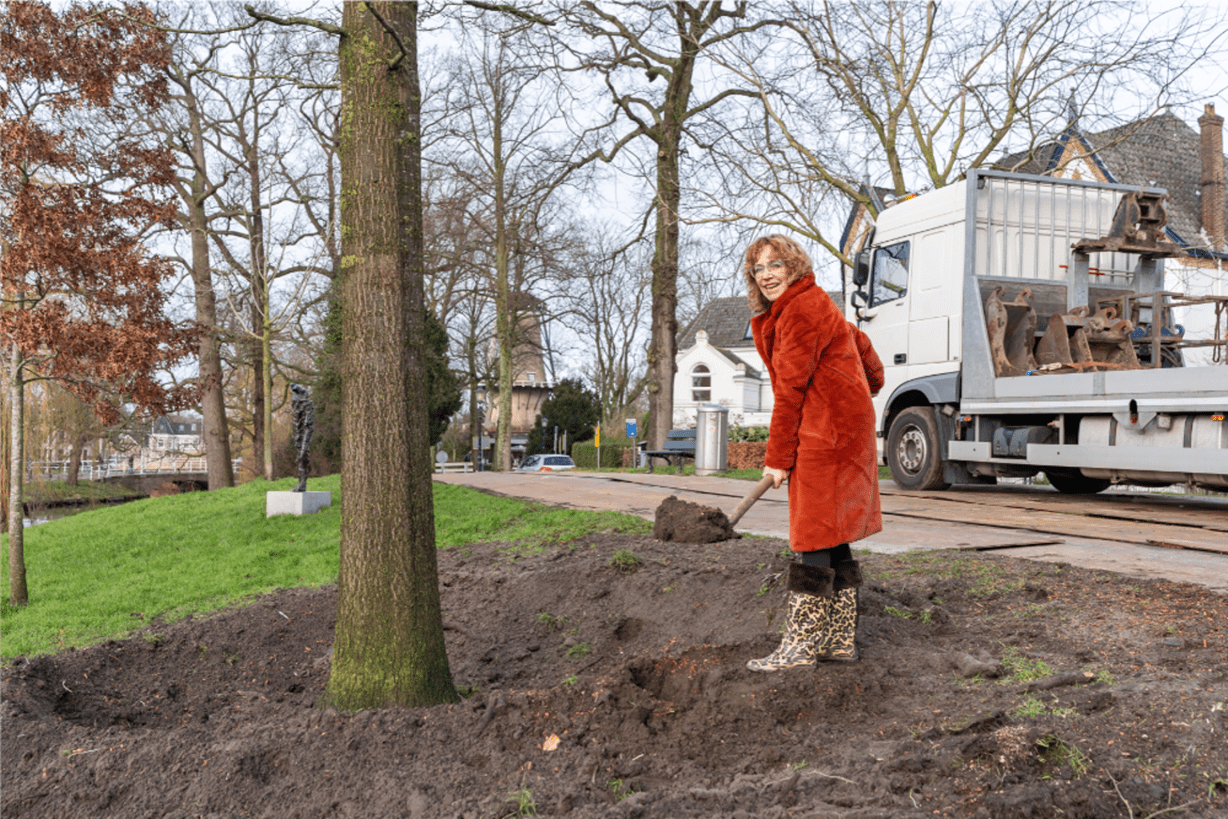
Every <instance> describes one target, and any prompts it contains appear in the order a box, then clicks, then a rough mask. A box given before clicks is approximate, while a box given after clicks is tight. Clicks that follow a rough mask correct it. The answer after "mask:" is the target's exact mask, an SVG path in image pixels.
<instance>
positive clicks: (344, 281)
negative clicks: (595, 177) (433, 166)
mask: <svg viewBox="0 0 1228 819" xmlns="http://www.w3.org/2000/svg"><path fill="white" fill-rule="evenodd" d="M417 11H418V8H417V4H416V3H396V2H375V3H369V4H368V3H361V4H360V3H346V4H344V6H343V11H342V26H343V29H344V31H345V35H344V36H343V37H342V39H341V44H340V48H339V56H340V63H341V89H342V90H341V99H342V104H341V122H342V123H343V126H342V133H341V140H340V151H341V177H342V192H341V224H342V229H341V236H342V260H343V261H342V266H341V275H340V284H341V299H342V307H343V309H342V316H343V318H342V321H343V341H342V377H343V379H344V380H343V384H342V395H343V399H342V402H343V406H344V417H343V432H342V441H343V455H342V471H341V483H342V487H343V488H344V491H345V499H344V503H343V504H342V507H341V509H342V512H341V571H340V577H339V581H338V593H337V627H336V642H335V644H334V653H333V664H332V673H331V675H330V677H329V683H328V692H327V695H326V699H327V701H328V703H329V704H330V705H332V706H334V707H337V708H342V709H347V710H358V709H363V708H379V707H385V706H394V705H395V706H404V707H415V706H425V705H434V704H438V703H441V702H455V701H456V700H457V695H456V689H455V687H454V686H453V683H452V676H451V672H450V670H449V668H448V657H447V651H446V648H445V646H444V641H443V615H442V610H441V608H440V602H439V579H438V569H437V565H436V558H435V524H434V508H433V499H432V487H431V478H430V457H429V444H430V442H429V441H428V440H427V434H426V433H427V413H426V380H425V375H426V373H425V367H424V366H423V360H422V356H423V355H424V347H425V344H424V341H425V338H424V326H423V304H422V289H423V283H422V278H423V268H422V264H423V259H422V210H421V166H420V163H421V141H420V132H419V128H420V121H419V104H420V102H419V100H420V96H419V90H418V75H417V54H416V37H417V30H416V28H417V21H416V16H417ZM375 13H378V14H379V15H380V17H382V18H383V20H385V21H387V22H388V25H389V27H390V28H391V29H392V30H393V31H395V32H396V33H397V36H398V38H399V40H400V42H401V43H403V44H404V46H405V52H406V53H405V54H404V55H402V52H401V48H400V47H399V46H398V43H397V41H396V40H395V39H394V38H393V37H392V35H390V34H389V33H388V32H387V31H386V30H385V29H384V27H383V26H382V25H381V23H380V21H379V20H378V19H377V18H376V16H375ZM393 203H396V204H395V205H393Z"/></svg>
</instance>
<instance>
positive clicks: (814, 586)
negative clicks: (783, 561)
mask: <svg viewBox="0 0 1228 819" xmlns="http://www.w3.org/2000/svg"><path fill="white" fill-rule="evenodd" d="M834 579H835V572H834V571H833V570H832V569H824V568H820V567H818V566H804V565H802V564H801V563H790V564H789V579H788V582H787V583H786V587H787V588H788V590H789V606H788V610H787V614H786V616H785V636H784V639H783V640H782V641H781V643H780V647H779V648H777V649H776V650H775V651H773V652H772V653H771V654H769V655H768V656H766V657H764V658H763V659H760V660H750V661H749V662H747V663H746V667H747V668H749V669H750V670H751V671H780V670H782V669H785V668H799V667H802V666H812V665H814V659H815V655H814V644H815V640H816V639H818V638H819V637H820V636H821V635H822V633H823V631H824V628H825V626H826V625H827V615H828V610H829V608H830V604H831V598H832V583H833V581H834Z"/></svg>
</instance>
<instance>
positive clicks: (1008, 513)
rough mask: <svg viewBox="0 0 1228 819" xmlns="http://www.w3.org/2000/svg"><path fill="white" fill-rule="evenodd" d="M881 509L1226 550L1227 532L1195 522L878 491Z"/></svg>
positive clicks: (955, 520)
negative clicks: (1174, 522) (1181, 523)
mask: <svg viewBox="0 0 1228 819" xmlns="http://www.w3.org/2000/svg"><path fill="white" fill-rule="evenodd" d="M883 511H884V512H885V513H890V514H893V515H901V516H905V517H915V518H923V519H927V520H935V521H948V522H950V523H964V524H968V525H973V526H991V527H996V528H1006V529H1026V530H1030V531H1033V532H1043V533H1048V534H1055V535H1064V536H1067V537H1086V538H1097V539H1101V540H1115V541H1120V542H1123V543H1138V544H1142V545H1157V544H1160V543H1163V544H1165V545H1166V546H1168V547H1169V548H1179V549H1200V550H1203V551H1209V552H1218V553H1220V554H1228V537H1226V536H1225V534H1224V533H1223V532H1220V531H1215V530H1209V529H1203V528H1200V527H1195V526H1173V525H1168V524H1163V523H1151V522H1147V521H1138V520H1126V519H1116V518H1106V517H1092V516H1088V515H1080V514H1071V513H1063V512H1058V511H1054V510H1053V509H1047V508H1044V507H1043V506H1042V505H1035V506H1032V505H1029V506H1026V507H1022V508H1012V507H1010V506H1007V505H1005V504H1004V505H1000V506H999V505H995V504H985V503H967V502H963V501H962V500H960V499H954V500H951V501H945V500H940V499H938V498H936V497H935V496H934V495H932V494H931V495H921V494H919V493H914V494H909V495H904V494H894V493H891V494H884V496H883Z"/></svg>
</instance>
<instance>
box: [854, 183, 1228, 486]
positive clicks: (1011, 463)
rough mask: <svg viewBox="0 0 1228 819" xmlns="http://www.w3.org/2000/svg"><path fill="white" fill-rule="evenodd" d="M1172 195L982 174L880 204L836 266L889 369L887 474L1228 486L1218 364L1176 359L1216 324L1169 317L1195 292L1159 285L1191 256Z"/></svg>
mask: <svg viewBox="0 0 1228 819" xmlns="http://www.w3.org/2000/svg"><path fill="white" fill-rule="evenodd" d="M1164 198H1165V194H1164V192H1163V191H1162V190H1158V189H1147V190H1138V189H1134V188H1130V187H1128V186H1123V185H1111V184H1101V183H1094V182H1085V181H1077V180H1065V179H1056V178H1051V177H1037V176H1027V175H1022V174H1011V173H1005V172H997V171H983V170H979V169H975V170H973V171H970V172H969V174H968V177H967V178H966V179H965V180H964V181H961V182H959V183H956V184H954V185H951V186H949V187H946V188H942V189H939V190H937V191H934V192H932V193H927V194H923V195H921V196H916V197H911V198H908V199H906V200H905V201H901V202H899V203H898V204H895V205H894V206H892V207H890V208H887V209H885V210H883V211H881V212H880V213H879V214H878V217H877V219H876V221H875V225H874V227H873V229H872V231H870V232H868V233H867V234H866V236H865V239H864V242H863V245H862V247H861V248H860V249H859V250H858V252H857V253H856V255H855V258H854V264H853V265H852V266H851V267H846V268H845V269H844V275H845V288H846V292H847V293H848V294H849V298H848V299H847V307H846V310H847V313H848V318H849V319H850V320H851V321H854V322H856V323H857V324H858V326H859V327H860V328H861V329H862V331H863V332H865V333H866V334H867V335H868V336H869V337H870V339H871V340H872V342H873V343H874V346H875V349H876V351H877V352H878V354H879V357H880V358H881V359H882V361H883V364H884V369H885V375H886V384H885V386H884V389H883V390H882V391H881V392H880V393H879V396H878V397H877V398H876V399H875V410H876V413H877V418H878V424H877V434H878V436H879V440H880V442H881V447H880V452H881V454H882V461H883V463H885V464H886V465H888V466H889V467H890V468H891V470H892V475H893V477H894V479H895V480H896V482H897V483H899V484H900V485H901V486H905V487H907V488H915V489H939V488H945V487H946V486H949V485H951V484H953V483H982V482H991V481H993V480H996V478H997V477H1001V476H1029V475H1035V474H1037V473H1039V472H1042V471H1043V472H1045V473H1046V475H1047V476H1048V477H1049V480H1050V482H1051V483H1052V484H1053V485H1054V486H1055V487H1056V488H1058V489H1059V490H1063V491H1071V492H1091V491H1099V490H1101V489H1104V488H1107V487H1108V486H1110V485H1112V484H1114V483H1140V484H1156V485H1160V484H1170V483H1187V484H1192V485H1201V486H1208V487H1212V488H1215V489H1221V490H1224V489H1228V427H1225V424H1224V421H1223V413H1224V411H1225V410H1228V366H1223V365H1220V366H1215V367H1185V366H1184V360H1183V357H1182V348H1183V347H1188V346H1191V345H1204V346H1205V345H1207V344H1211V345H1216V344H1218V345H1220V346H1221V347H1222V345H1223V336H1222V334H1221V335H1220V336H1218V337H1217V338H1213V339H1202V340H1198V339H1186V338H1183V337H1179V336H1178V335H1177V334H1176V332H1175V330H1174V326H1173V323H1172V320H1171V316H1172V308H1173V306H1174V305H1179V304H1186V303H1193V302H1194V297H1190V296H1186V295H1185V294H1182V293H1174V292H1171V291H1168V290H1166V289H1165V287H1164V266H1163V265H1164V259H1165V258H1171V257H1172V256H1176V255H1180V254H1181V253H1183V251H1182V250H1181V249H1180V248H1179V247H1177V246H1176V245H1175V244H1173V243H1172V242H1169V241H1167V240H1166V238H1165V236H1164V233H1163V227H1164V221H1165V218H1166V217H1165V214H1164V211H1163V201H1164ZM1208 301H1209V302H1215V304H1214V305H1212V306H1213V308H1214V309H1215V310H1217V311H1218V312H1217V315H1218V314H1219V313H1221V312H1226V311H1228V298H1225V297H1199V298H1197V302H1198V303H1203V302H1208ZM1220 358H1221V360H1222V359H1223V356H1221V357H1220ZM1174 424H1176V425H1177V426H1179V427H1181V428H1182V433H1181V434H1180V435H1174V434H1173V433H1171V430H1172V429H1173V426H1174ZM1186 427H1188V428H1189V429H1188V433H1187V431H1186V430H1185V428H1186Z"/></svg>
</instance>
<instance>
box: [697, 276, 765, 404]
mask: <svg viewBox="0 0 1228 819" xmlns="http://www.w3.org/2000/svg"><path fill="white" fill-rule="evenodd" d="M750 319H751V313H750V307H748V306H747V304H746V299H745V297H741V296H739V297H735V298H728V299H716V300H715V301H712V302H709V303H708V305H707V306H706V307H704V309H703V310H701V311H700V313H699V315H698V316H696V317H695V320H694V321H693V322H691V325H690V327H688V328H687V330H686V331H685V332H684V333H683V334H682V335H681V336H680V337H679V338H678V359H677V360H678V371H677V372H676V373H675V374H674V420H673V425H674V427H675V428H685V427H693V426H695V418H696V408H697V407H700V406H702V405H704V404H719V405H720V406H722V407H728V408H729V424H730V426H747V427H750V426H766V425H767V424H768V423H769V422H770V421H771V419H772V385H771V383H770V382H769V380H768V374H767V369H766V368H764V366H763V361H762V360H760V358H759V353H758V351H757V350H755V341H754V339H753V338H752V337H751V334H750Z"/></svg>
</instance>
